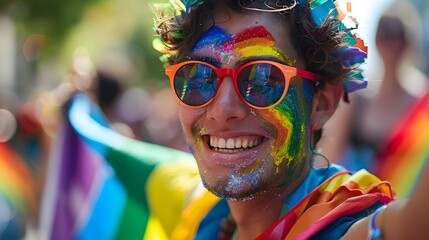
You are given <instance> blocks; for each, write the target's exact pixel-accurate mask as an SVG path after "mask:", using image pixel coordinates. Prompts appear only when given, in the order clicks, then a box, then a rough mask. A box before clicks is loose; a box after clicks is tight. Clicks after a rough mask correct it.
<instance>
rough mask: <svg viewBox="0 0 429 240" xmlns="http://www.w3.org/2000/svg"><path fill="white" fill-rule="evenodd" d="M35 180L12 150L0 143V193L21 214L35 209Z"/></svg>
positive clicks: (5, 144)
mask: <svg viewBox="0 0 429 240" xmlns="http://www.w3.org/2000/svg"><path fill="white" fill-rule="evenodd" d="M35 191H36V184H35V178H34V176H33V175H32V173H31V171H30V169H29V168H28V166H27V165H26V164H25V162H24V161H23V160H22V159H21V158H20V157H19V156H18V154H16V153H15V152H14V151H13V150H12V148H11V147H10V146H9V145H8V144H7V143H4V142H0V193H1V194H2V195H4V196H6V197H7V198H9V199H10V201H11V203H12V204H13V205H14V207H16V208H17V209H19V210H20V211H22V212H23V213H30V211H34V210H35V209H36V195H35V194H36V192H35Z"/></svg>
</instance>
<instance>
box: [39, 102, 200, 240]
mask: <svg viewBox="0 0 429 240" xmlns="http://www.w3.org/2000/svg"><path fill="white" fill-rule="evenodd" d="M56 143H57V146H56V148H54V149H55V152H54V153H53V154H52V159H51V161H50V165H49V167H48V176H47V178H48V181H47V183H48V185H47V186H46V191H45V192H44V198H43V205H42V213H41V214H42V219H41V230H42V231H43V235H46V236H45V237H44V238H43V239H64V240H67V239H101V240H103V239H161V240H162V239H168V236H169V235H170V232H171V231H172V228H173V226H175V225H176V224H177V223H176V222H177V218H178V217H179V216H180V212H181V211H182V210H183V206H184V205H185V202H186V201H187V199H188V198H189V195H190V191H191V190H192V189H194V188H195V185H196V184H198V183H199V181H197V180H196V179H199V176H198V170H197V167H196V164H195V161H194V160H193V157H192V155H190V154H188V153H184V152H180V151H177V150H174V149H169V148H165V147H162V146H158V145H153V144H149V143H144V142H140V141H136V140H133V139H130V138H127V137H124V136H122V135H119V134H118V133H116V132H114V131H112V130H111V129H110V128H109V127H108V124H107V122H106V120H105V119H104V116H103V114H102V113H101V111H100V109H99V108H98V107H97V106H95V105H94V104H92V103H91V102H90V100H89V98H88V97H86V96H85V95H83V94H77V95H76V96H75V97H74V98H73V100H72V101H71V104H70V107H69V109H68V117H67V118H66V121H65V123H64V126H63V127H62V130H61V132H60V134H59V135H58V139H57V140H56ZM179 166H180V167H179ZM178 170H179V171H178ZM178 175H180V176H178ZM184 178H186V179H184ZM177 181H180V184H179V183H178V182H177ZM165 183H171V184H165ZM166 192H168V193H169V194H170V195H169V198H165V193H166ZM163 195H164V196H163ZM170 201H171V203H170V204H169V202H170Z"/></svg>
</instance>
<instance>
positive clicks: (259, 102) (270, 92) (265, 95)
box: [237, 63, 286, 107]
mask: <svg viewBox="0 0 429 240" xmlns="http://www.w3.org/2000/svg"><path fill="white" fill-rule="evenodd" d="M285 84H286V81H285V77H284V75H283V72H282V71H281V70H280V69H279V68H277V67H276V66H274V65H271V64H267V63H258V64H253V65H250V66H247V67H245V68H243V69H242V70H241V71H240V73H239V74H238V82H237V85H238V89H239V91H240V94H241V96H243V98H244V99H245V100H246V101H247V102H248V103H250V104H252V105H253V106H257V107H269V106H272V105H274V104H275V103H277V102H278V101H279V100H280V98H281V97H282V95H283V92H284V91H285Z"/></svg>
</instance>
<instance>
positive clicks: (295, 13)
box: [157, 0, 356, 84]
mask: <svg viewBox="0 0 429 240" xmlns="http://www.w3.org/2000/svg"><path fill="white" fill-rule="evenodd" d="M296 3H297V2H296V0H261V1H258V0H205V1H203V2H202V3H201V4H200V5H199V6H198V7H197V8H195V9H193V10H192V12H191V13H189V14H186V16H183V15H182V16H178V17H173V18H167V19H165V20H164V21H161V22H160V23H159V24H158V26H157V29H158V34H159V36H160V38H161V41H162V42H163V43H164V44H165V46H166V47H167V48H168V50H169V51H173V52H175V53H176V54H174V55H172V56H171V58H169V59H168V60H169V63H170V64H171V63H174V62H178V61H181V60H183V58H184V57H185V56H186V54H188V53H189V52H190V51H191V50H192V48H193V46H194V45H195V44H196V42H197V41H198V40H199V38H200V37H201V36H202V35H203V34H204V33H205V32H206V31H207V30H208V29H209V28H210V27H211V26H213V25H214V20H213V16H212V11H211V9H214V7H215V6H216V4H223V5H225V6H227V7H229V8H231V9H232V10H234V11H237V12H244V11H249V9H262V10H268V11H272V10H273V9H286V8H287V6H292V5H294V4H296ZM307 5H308V4H307ZM278 14H281V15H282V16H283V17H284V19H285V20H287V21H289V22H291V23H293V24H290V25H291V41H292V45H293V46H294V48H295V49H296V50H297V51H298V53H299V54H300V56H301V57H302V58H303V60H304V63H305V66H306V69H307V70H308V71H311V72H314V73H316V74H319V75H320V76H321V77H322V80H321V84H323V83H324V82H330V83H338V82H340V81H342V80H343V79H344V78H346V77H347V75H348V73H349V72H350V71H352V70H353V69H354V68H356V66H350V67H345V66H344V64H343V61H344V60H345V59H347V58H348V57H349V56H348V55H347V54H338V51H339V50H340V49H342V48H344V47H347V43H346V42H345V41H344V40H343V39H344V38H345V33H344V31H338V30H335V29H338V28H337V26H338V24H339V20H337V19H335V18H334V17H333V16H332V17H328V18H327V20H326V21H325V22H324V23H323V24H322V26H320V27H318V26H316V24H315V23H314V22H313V20H312V18H311V14H310V9H309V7H308V6H305V7H302V6H300V7H294V8H292V9H291V10H287V11H283V12H279V13H278Z"/></svg>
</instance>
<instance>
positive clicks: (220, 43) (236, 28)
mask: <svg viewBox="0 0 429 240" xmlns="http://www.w3.org/2000/svg"><path fill="white" fill-rule="evenodd" d="M236 18H239V21H236V20H234V19H236ZM214 19H215V25H214V26H213V27H211V28H210V29H209V30H208V31H207V32H206V33H205V34H204V35H203V36H202V37H201V38H200V39H199V41H198V42H197V44H196V45H195V46H194V47H193V49H192V51H191V55H192V56H196V57H197V58H198V57H202V60H206V61H209V62H212V63H214V64H217V65H229V64H231V65H232V66H234V65H239V64H240V63H242V62H246V61H248V60H252V59H268V60H274V61H277V62H281V63H284V64H287V65H295V64H296V63H298V62H297V58H298V57H297V53H296V51H295V50H294V48H293V47H292V45H291V42H290V37H289V24H288V23H287V22H285V21H284V18H282V17H281V16H280V15H278V14H271V13H259V12H246V13H245V14H241V13H237V12H233V11H228V10H225V9H223V10H219V9H218V10H216V11H215V12H214ZM274 26H277V27H274ZM204 57H205V58H204ZM299 65H301V64H299Z"/></svg>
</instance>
